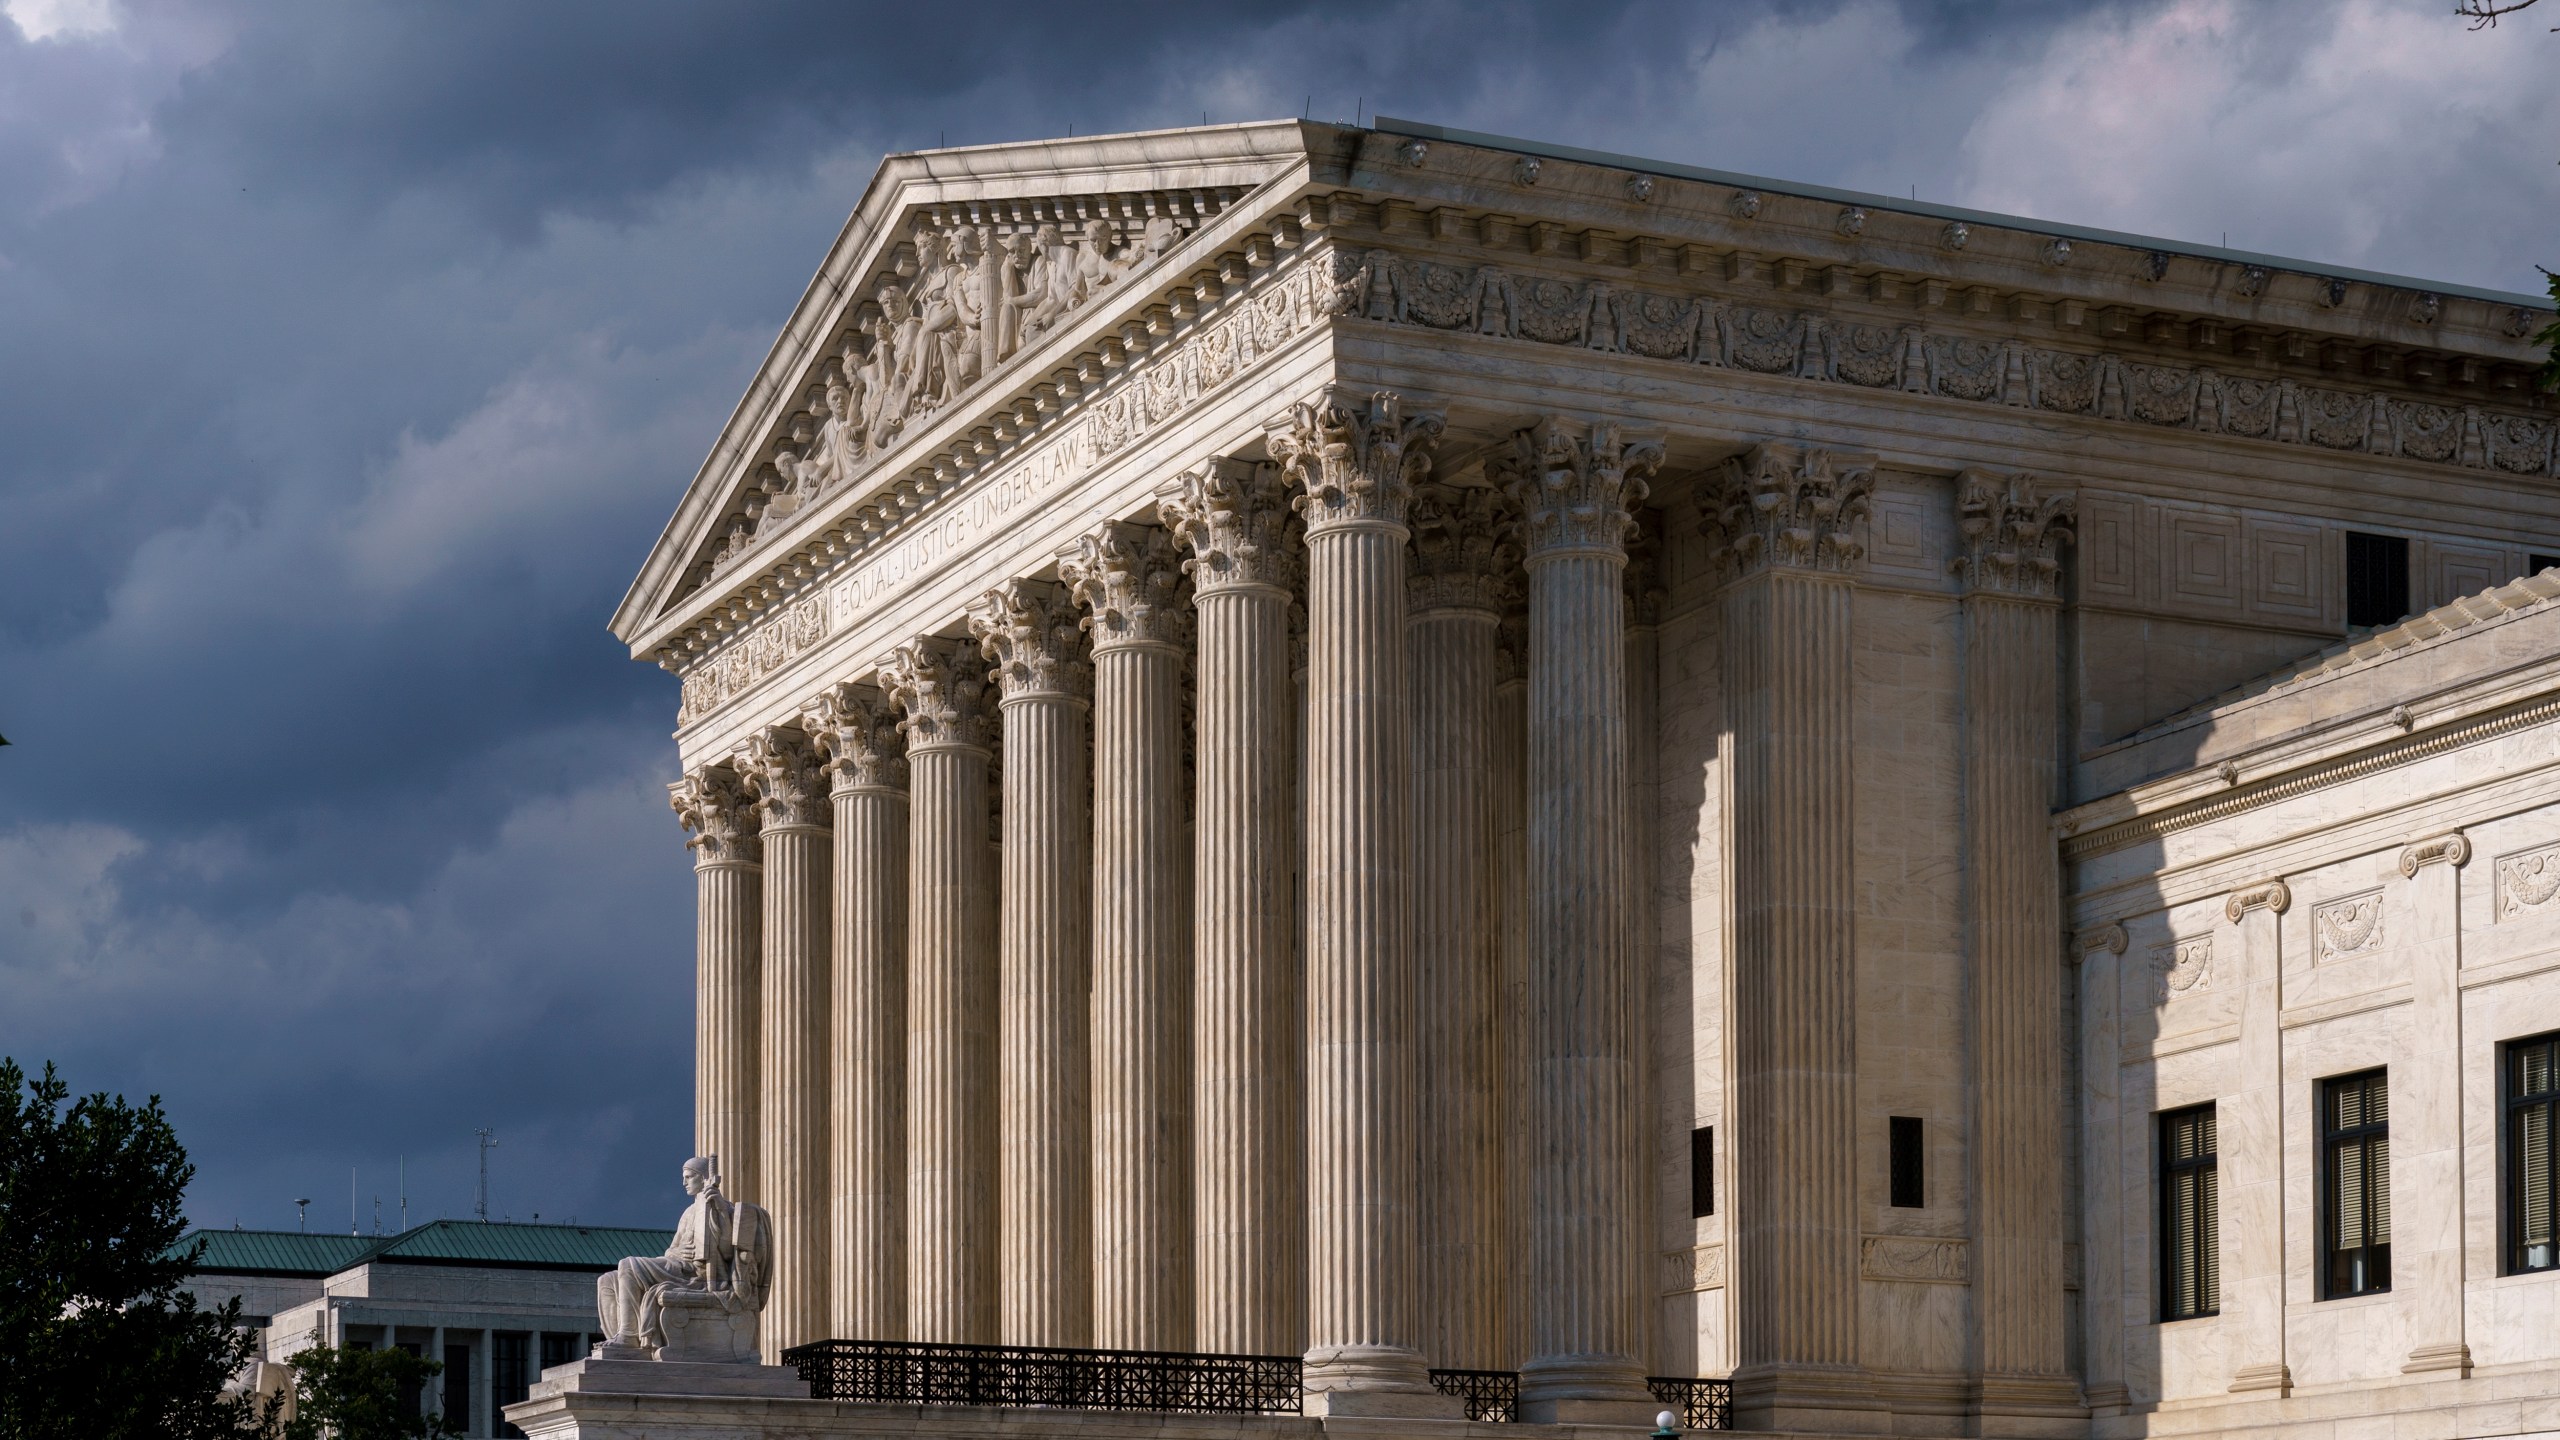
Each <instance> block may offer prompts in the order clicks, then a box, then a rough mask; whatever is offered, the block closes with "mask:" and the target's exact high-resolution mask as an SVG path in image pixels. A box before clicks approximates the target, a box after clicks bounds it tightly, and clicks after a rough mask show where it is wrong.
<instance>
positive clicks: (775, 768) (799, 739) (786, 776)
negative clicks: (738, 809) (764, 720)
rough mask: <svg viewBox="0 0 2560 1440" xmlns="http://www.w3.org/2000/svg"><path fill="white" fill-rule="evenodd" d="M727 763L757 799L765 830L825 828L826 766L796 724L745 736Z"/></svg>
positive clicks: (771, 728) (827, 818)
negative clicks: (736, 755) (744, 741)
mask: <svg viewBox="0 0 2560 1440" xmlns="http://www.w3.org/2000/svg"><path fill="white" fill-rule="evenodd" d="M730 764H731V765H732V766H733V767H734V768H735V769H736V770H737V772H738V779H739V781H740V783H742V784H744V785H745V786H746V788H747V791H748V793H750V794H752V795H754V796H755V801H756V809H757V811H758V812H759V813H760V814H761V815H762V816H763V817H764V828H765V829H766V830H768V831H771V830H781V829H787V828H790V827H794V826H802V825H816V826H824V825H826V824H827V823H828V821H829V819H830V815H829V810H828V804H827V791H828V786H827V783H826V780H827V777H826V771H825V767H824V766H823V765H822V764H821V763H820V760H819V755H818V751H817V748H816V747H815V746H813V745H811V744H810V743H809V737H808V736H807V735H806V734H804V733H803V732H802V731H801V730H800V728H799V726H798V724H797V723H796V722H795V723H793V724H790V725H774V726H769V727H767V728H765V729H763V730H760V731H758V732H756V733H755V734H753V735H750V736H748V737H747V740H746V743H745V744H744V745H742V746H740V747H739V750H738V757H737V758H736V759H735V760H733V761H731V762H730Z"/></svg>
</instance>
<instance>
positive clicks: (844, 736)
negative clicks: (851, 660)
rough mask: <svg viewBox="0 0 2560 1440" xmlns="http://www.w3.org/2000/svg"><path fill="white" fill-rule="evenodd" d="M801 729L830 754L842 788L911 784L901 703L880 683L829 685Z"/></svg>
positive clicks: (805, 714) (832, 772)
mask: <svg viewBox="0 0 2560 1440" xmlns="http://www.w3.org/2000/svg"><path fill="white" fill-rule="evenodd" d="M800 728H801V730H802V731H804V732H806V733H807V735H808V736H809V740H810V743H812V744H814V745H816V746H817V747H818V752H819V753H820V754H821V755H823V756H825V757H826V767H827V773H828V774H829V775H832V776H833V777H835V785H834V789H835V790H836V791H837V792H838V793H842V792H845V791H850V790H868V789H884V790H904V789H906V788H907V747H906V741H905V740H904V738H903V737H901V736H900V735H899V733H898V713H897V707H896V706H895V705H893V704H891V703H890V700H889V697H888V695H887V694H886V693H885V692H883V691H882V690H881V689H880V688H879V687H878V686H875V685H857V684H855V683H853V682H852V681H849V680H848V681H845V682H842V683H840V684H836V685H831V686H828V687H827V689H826V690H825V691H824V692H822V693H821V694H820V695H819V696H818V698H817V699H815V700H813V701H811V702H810V703H809V708H808V709H807V710H806V711H803V712H802V713H801V716H800Z"/></svg>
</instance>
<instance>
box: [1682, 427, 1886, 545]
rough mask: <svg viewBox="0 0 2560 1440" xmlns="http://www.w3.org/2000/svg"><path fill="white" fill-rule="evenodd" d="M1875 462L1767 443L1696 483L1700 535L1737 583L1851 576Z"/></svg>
mask: <svg viewBox="0 0 2560 1440" xmlns="http://www.w3.org/2000/svg"><path fill="white" fill-rule="evenodd" d="M1875 479H1876V476H1875V462H1874V461H1872V460H1870V459H1867V458H1865V457H1863V456H1856V457H1853V456H1848V455H1843V454H1839V453H1836V452H1833V451H1829V450H1819V449H1814V450H1808V449H1803V448H1800V447H1798V446H1794V445H1782V444H1778V443H1776V442H1768V443H1763V444H1759V445H1754V446H1752V447H1751V448H1750V449H1749V450H1746V451H1744V452H1743V453H1742V454H1740V455H1738V456H1735V457H1734V458H1733V459H1730V460H1727V461H1725V462H1724V463H1723V464H1722V465H1719V466H1717V467H1716V468H1715V469H1714V470H1712V471H1710V472H1708V473H1707V474H1706V475H1704V476H1702V477H1700V479H1699V481H1698V488H1697V499H1698V514H1699V516H1700V522H1699V528H1700V530H1702V531H1703V532H1704V533H1705V535H1706V537H1707V538H1708V539H1709V540H1711V541H1713V542H1715V545H1716V554H1717V555H1718V556H1719V557H1720V558H1722V559H1724V560H1726V561H1727V562H1729V563H1730V564H1731V566H1732V573H1733V574H1735V575H1736V576H1742V575H1752V574H1757V573H1759V572H1760V571H1762V570H1766V569H1792V570H1831V571H1851V570H1855V569H1856V568H1857V567H1858V565H1859V563H1860V562H1861V561H1863V560H1864V559H1865V558H1866V545H1865V544H1864V543H1863V542H1861V541H1860V540H1859V539H1858V532H1857V522H1858V521H1860V520H1862V519H1864V518H1866V514H1867V503H1868V499H1869V497H1870V496H1871V495H1872V494H1873V493H1874V491H1875Z"/></svg>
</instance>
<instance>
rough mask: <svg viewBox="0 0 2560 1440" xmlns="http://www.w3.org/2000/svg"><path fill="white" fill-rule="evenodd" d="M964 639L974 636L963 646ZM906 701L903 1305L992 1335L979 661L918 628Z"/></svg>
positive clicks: (989, 972)
mask: <svg viewBox="0 0 2560 1440" xmlns="http://www.w3.org/2000/svg"><path fill="white" fill-rule="evenodd" d="M970 648H972V649H973V648H974V647H970ZM886 668H888V669H889V674H887V675H886V676H885V677H884V679H885V680H886V688H887V689H888V690H889V691H890V693H891V696H892V698H893V699H895V700H896V701H897V702H898V703H899V704H900V705H901V706H903V707H904V708H905V710H906V712H907V721H906V737H907V765H908V770H909V774H910V780H911V790H910V801H909V804H910V816H909V822H908V841H907V856H908V858H907V1315H908V1329H909V1333H910V1335H911V1337H912V1338H914V1339H917V1340H938V1341H946V1342H952V1343H960V1344H981V1345H982V1344H989V1343H992V1342H993V1341H994V1340H995V1328H996V1325H995V1322H996V1314H995V1309H996V1306H995V1298H996V1284H995V1267H996V1176H997V1157H996V1123H995V1122H996V1107H995V1099H996V1044H997V1038H998V1037H997V1017H996V956H995V928H996V927H995V916H996V904H995V899H996V895H995V886H994V885H993V884H992V883H990V877H989V876H988V874H987V873H986V872H987V859H988V836H987V769H988V758H989V756H988V735H987V719H986V716H985V713H984V710H983V702H982V698H981V697H982V692H983V691H984V688H985V686H984V682H983V681H982V680H980V679H979V678H978V676H979V674H980V673H982V666H981V663H980V662H979V661H978V660H977V659H976V658H975V657H974V655H971V654H968V653H966V652H965V651H964V650H963V647H961V646H960V645H957V644H954V643H952V642H945V641H923V642H918V643H917V644H915V645H912V646H909V647H908V648H907V649H905V650H902V651H901V652H900V653H899V655H898V656H897V657H895V659H894V660H893V661H892V662H891V665H890V666H889V667H886Z"/></svg>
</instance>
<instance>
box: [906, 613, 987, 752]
mask: <svg viewBox="0 0 2560 1440" xmlns="http://www.w3.org/2000/svg"><path fill="white" fill-rule="evenodd" d="M976 649H977V647H976V645H975V644H974V643H972V642H970V641H967V640H945V639H943V638H942V637H940V636H938V635H929V636H926V637H925V638H923V639H921V640H910V641H908V642H907V643H906V644H904V645H901V646H899V647H898V648H897V649H895V650H893V651H891V652H890V653H889V654H888V655H887V656H885V657H883V658H882V659H881V661H880V688H881V689H882V690H884V691H886V692H888V695H889V699H890V700H891V701H892V702H893V703H895V704H896V705H897V706H898V708H899V709H901V710H903V711H905V712H906V718H905V719H904V720H903V721H901V722H900V724H899V730H900V731H901V733H903V734H904V735H905V736H906V737H907V753H908V754H909V755H911V756H912V755H914V754H916V753H917V752H918V751H922V750H982V751H986V752H988V753H990V754H992V753H993V752H994V749H995V739H994V736H993V735H992V734H991V733H990V731H991V730H992V728H993V727H992V726H991V725H990V724H989V715H988V705H987V703H986V701H987V682H986V670H985V669H984V668H983V667H982V666H981V664H980V663H979V660H978V657H977V655H975V654H974V653H972V652H974V651H975V650H976Z"/></svg>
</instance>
